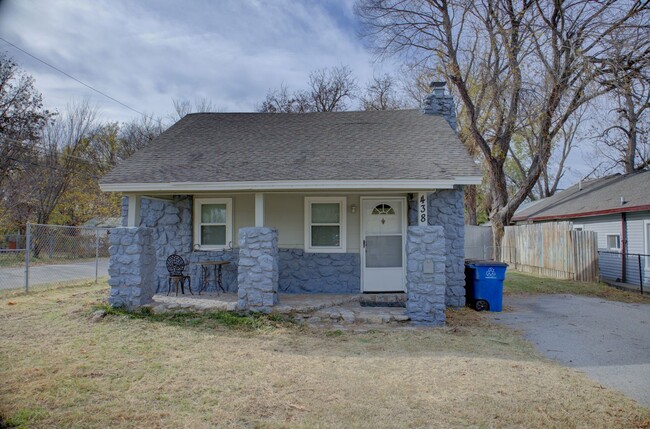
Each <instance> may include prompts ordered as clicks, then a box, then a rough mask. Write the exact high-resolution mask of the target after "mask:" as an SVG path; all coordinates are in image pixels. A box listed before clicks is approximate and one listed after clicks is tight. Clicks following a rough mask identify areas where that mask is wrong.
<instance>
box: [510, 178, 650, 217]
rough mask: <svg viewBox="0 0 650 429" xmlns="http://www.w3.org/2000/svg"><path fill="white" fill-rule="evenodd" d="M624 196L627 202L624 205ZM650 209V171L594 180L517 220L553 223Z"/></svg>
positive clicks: (543, 201)
mask: <svg viewBox="0 0 650 429" xmlns="http://www.w3.org/2000/svg"><path fill="white" fill-rule="evenodd" d="M621 197H623V199H624V201H625V203H624V204H621ZM638 210H650V171H643V172H639V173H635V174H628V175H621V174H614V175H612V176H607V177H603V178H601V179H595V180H590V181H588V182H583V183H582V189H580V185H579V184H575V185H573V186H571V187H570V188H568V189H566V190H564V191H562V192H558V193H557V194H555V195H553V196H552V197H549V198H545V199H544V200H542V201H540V202H539V203H537V204H535V205H533V206H532V207H529V208H527V209H526V210H522V211H521V212H520V213H516V214H515V216H514V217H513V221H525V220H549V219H554V218H555V219H562V218H570V217H582V216H586V215H590V214H592V215H596V214H597V213H594V212H603V211H613V212H625V211H638Z"/></svg>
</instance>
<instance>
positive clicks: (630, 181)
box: [512, 171, 650, 285]
mask: <svg viewBox="0 0 650 429" xmlns="http://www.w3.org/2000/svg"><path fill="white" fill-rule="evenodd" d="M512 220H513V222H515V223H517V224H520V223H531V222H552V221H559V220H563V221H570V222H571V223H572V224H573V229H576V230H585V231H595V232H596V233H597V234H598V248H599V251H598V265H599V270H600V275H601V277H602V278H603V279H604V280H613V281H618V282H623V283H629V284H635V285H639V284H640V283H641V280H643V284H644V285H648V284H649V283H650V257H649V256H648V255H650V171H641V172H638V173H634V174H627V175H621V174H614V175H611V176H607V177H603V178H600V179H595V180H590V181H586V182H580V183H577V184H575V185H573V186H571V187H570V188H568V189H566V190H565V191H562V192H559V193H557V194H555V195H553V196H552V197H549V198H545V199H543V200H541V201H540V202H539V203H537V204H535V205H533V206H531V207H528V208H526V209H525V210H522V211H520V212H518V213H515V216H514V217H513V219H512Z"/></svg>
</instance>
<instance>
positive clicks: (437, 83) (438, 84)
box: [429, 80, 447, 89]
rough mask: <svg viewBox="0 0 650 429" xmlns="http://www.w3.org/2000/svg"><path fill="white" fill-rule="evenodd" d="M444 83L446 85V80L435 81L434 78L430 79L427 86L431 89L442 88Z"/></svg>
mask: <svg viewBox="0 0 650 429" xmlns="http://www.w3.org/2000/svg"><path fill="white" fill-rule="evenodd" d="M445 85H447V82H445V81H444V80H443V81H435V80H434V81H432V82H431V83H430V84H429V87H430V88H431V89H435V88H444V87H445Z"/></svg>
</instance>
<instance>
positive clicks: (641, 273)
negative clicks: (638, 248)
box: [636, 254, 643, 295]
mask: <svg viewBox="0 0 650 429" xmlns="http://www.w3.org/2000/svg"><path fill="white" fill-rule="evenodd" d="M636 256H637V258H638V260H639V286H640V288H641V295H643V270H642V269H641V255H640V254H639V255H636Z"/></svg>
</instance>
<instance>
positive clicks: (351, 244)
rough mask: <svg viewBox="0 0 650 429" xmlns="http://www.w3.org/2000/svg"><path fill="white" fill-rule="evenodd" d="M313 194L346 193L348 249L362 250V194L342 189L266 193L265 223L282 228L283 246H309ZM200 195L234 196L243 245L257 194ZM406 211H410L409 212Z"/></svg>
mask: <svg viewBox="0 0 650 429" xmlns="http://www.w3.org/2000/svg"><path fill="white" fill-rule="evenodd" d="M313 196H344V197H346V198H347V207H346V213H347V214H346V217H347V222H346V223H347V227H346V230H347V236H346V242H347V251H348V252H354V253H356V252H359V247H360V246H359V244H360V235H359V234H360V233H359V224H360V222H359V212H360V206H359V201H360V200H359V197H360V194H342V193H332V194H329V193H316V194H309V193H265V194H264V225H265V226H270V227H274V228H277V229H278V238H279V243H278V244H279V246H280V247H281V248H294V249H303V248H304V247H305V242H304V233H305V232H304V231H305V222H304V216H305V197H313ZM195 197H196V198H207V197H219V198H232V199H233V219H234V229H233V246H235V247H237V246H239V243H238V241H237V231H239V228H244V227H247V226H254V225H255V194H253V193H248V194H200V195H195ZM352 205H355V206H356V207H357V211H356V213H351V211H350V206H352ZM405 215H406V214H405Z"/></svg>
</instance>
